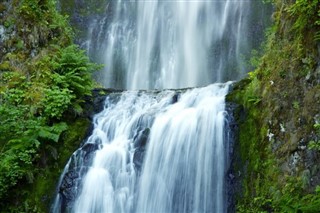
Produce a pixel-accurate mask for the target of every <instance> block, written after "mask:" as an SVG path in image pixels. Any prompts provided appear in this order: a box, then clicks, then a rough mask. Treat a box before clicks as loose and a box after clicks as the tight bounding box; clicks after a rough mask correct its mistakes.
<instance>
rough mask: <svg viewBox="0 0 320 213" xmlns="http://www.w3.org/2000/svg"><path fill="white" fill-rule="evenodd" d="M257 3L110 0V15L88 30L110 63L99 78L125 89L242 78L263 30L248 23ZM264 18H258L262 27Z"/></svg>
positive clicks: (92, 44) (94, 50)
mask: <svg viewBox="0 0 320 213" xmlns="http://www.w3.org/2000/svg"><path fill="white" fill-rule="evenodd" d="M256 4H257V3H256V1H250V0H129V1H110V3H109V4H108V5H107V7H106V11H107V14H108V15H105V16H102V17H100V18H96V19H95V20H94V21H92V23H91V25H90V27H89V30H88V34H89V36H88V41H87V44H88V45H87V48H88V52H89V54H90V55H95V57H96V58H98V59H97V60H98V61H100V62H101V63H104V64H106V67H105V70H104V71H102V72H101V73H98V75H100V76H99V77H97V79H98V80H99V81H100V82H101V83H102V84H103V85H104V86H106V87H112V88H121V89H123V88H126V89H153V88H157V89H163V88H186V87H195V86H205V85H208V84H211V83H213V82H226V81H228V80H237V79H239V78H241V77H243V76H244V75H245V73H246V65H245V61H244V58H245V56H248V54H249V53H250V51H251V46H252V45H253V44H252V43H253V41H254V40H255V36H256V35H257V34H258V35H260V34H261V32H258V30H257V29H255V28H254V27H249V26H248V25H249V24H251V22H252V19H254V18H259V17H252V15H251V14H252V12H250V11H251V10H255V9H256V8H255V7H257V6H256ZM260 4H261V2H260ZM259 22H260V21H259V20H254V25H256V28H257V27H258V26H259V25H260V23H259ZM251 25H252V24H251ZM253 31H254V32H253ZM260 31H261V30H260Z"/></svg>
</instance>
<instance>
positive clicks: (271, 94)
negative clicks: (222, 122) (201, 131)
mask: <svg viewBox="0 0 320 213" xmlns="http://www.w3.org/2000/svg"><path fill="white" fill-rule="evenodd" d="M273 3H274V5H275V12H274V15H273V18H274V24H273V26H272V27H270V28H269V29H268V30H267V32H266V34H267V41H266V42H265V43H264V44H263V49H264V54H263V55H262V56H261V57H260V58H259V56H258V57H257V53H254V52H253V58H252V60H251V63H252V64H253V65H254V66H255V67H256V70H255V71H253V72H251V73H249V78H247V79H245V80H242V81H241V82H239V83H238V84H237V85H236V86H235V87H234V91H233V92H232V93H231V94H229V95H228V97H227V99H228V100H231V101H234V102H236V103H238V104H239V108H238V111H236V115H237V116H236V117H237V120H238V123H239V144H238V147H237V148H236V149H238V150H239V151H240V158H241V162H240V161H239V162H237V163H236V165H235V167H236V170H238V171H240V172H241V177H240V178H241V180H242V183H241V184H242V186H243V188H242V191H241V192H239V194H238V197H237V212H318V211H319V209H320V194H319V189H320V186H317V187H315V186H314V184H319V183H318V182H316V181H314V182H313V184H310V182H311V180H312V179H311V177H313V176H316V175H318V172H319V170H318V167H317V164H318V163H319V161H318V159H317V156H318V153H317V152H311V151H310V149H312V150H315V151H318V150H320V148H319V147H320V145H319V142H318V140H316V139H318V137H319V135H320V133H319V129H320V125H317V124H316V125H315V126H314V128H312V125H310V124H311V123H313V122H314V119H315V115H316V114H318V113H319V106H318V105H317V104H316V103H318V101H319V99H320V98H319V97H318V95H317V94H319V91H320V90H319V89H320V87H318V86H317V85H318V81H319V75H318V74H317V71H316V69H317V67H318V64H317V58H318V57H319V55H318V50H317V46H318V45H319V40H318V38H320V36H319V34H320V33H319V32H320V28H319V27H320V26H319V23H320V22H319V20H320V19H319V15H320V2H319V1H318V0H297V1H283V0H273ZM281 126H286V131H282V128H281ZM318 126H319V127H318ZM314 130H316V133H315V131H314ZM310 138H312V139H313V141H310V142H309V143H307V146H308V149H305V148H302V147H303V146H302V145H301V144H300V143H302V144H303V141H309V140H310ZM295 152H297V153H299V154H300V155H299V156H300V157H301V158H306V157H305V156H309V157H310V155H309V153H310V152H311V153H313V154H314V156H313V158H312V159H313V160H315V162H314V166H315V168H312V169H310V168H306V165H305V164H306V163H305V162H304V161H303V160H301V161H299V163H300V164H301V165H300V164H299V163H298V164H297V165H294V166H293V165H290V161H289V159H290V157H291V156H292V154H293V153H295ZM304 160H305V159H304ZM306 161H307V160H306ZM309 163H310V159H309V162H308V165H309ZM288 164H289V165H288ZM309 169H310V170H309ZM316 179H317V178H316Z"/></svg>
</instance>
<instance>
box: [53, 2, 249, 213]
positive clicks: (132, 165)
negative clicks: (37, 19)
mask: <svg viewBox="0 0 320 213" xmlns="http://www.w3.org/2000/svg"><path fill="white" fill-rule="evenodd" d="M251 5H252V1H250V0H188V1H187V0H172V1H169V0H163V1H160V0H147V1H142V0H137V1H135V0H132V1H120V0H119V1H110V2H109V4H108V7H107V8H106V11H107V14H108V15H107V16H105V17H102V18H100V19H96V20H95V21H94V22H93V23H92V24H91V27H90V28H89V32H90V33H89V35H90V36H89V39H88V46H87V47H88V52H89V55H91V56H92V55H96V57H97V58H98V59H99V60H100V61H101V62H103V63H104V64H105V65H106V68H105V70H104V71H103V72H102V73H101V76H99V77H98V80H99V81H100V82H101V83H102V84H103V85H104V86H106V87H114V88H121V89H154V88H159V89H163V88H165V89H167V88H182V87H195V86H206V85H208V84H211V83H213V82H224V81H227V80H235V79H239V78H240V77H242V76H243V75H244V74H245V71H244V70H245V66H244V64H243V60H242V56H243V54H247V52H248V51H250V45H249V41H248V39H249V36H248V24H249V23H248V19H249V16H250V10H251V9H252V8H251ZM227 92H228V83H227V84H213V85H210V86H207V87H204V88H198V89H190V90H188V91H187V92H181V94H179V95H178V96H179V98H177V94H176V92H174V91H162V92H142V91H140V92H138V91H128V92H124V93H123V94H122V95H121V98H120V100H114V98H112V97H113V96H112V95H111V96H109V97H108V98H107V100H106V106H105V108H104V110H103V111H102V112H101V113H99V114H97V115H96V116H95V118H94V130H93V133H92V135H91V136H90V137H89V139H88V140H87V142H86V145H90V146H88V147H89V148H90V147H96V148H97V150H96V151H92V153H91V154H92V155H93V156H91V155H90V156H91V157H88V156H87V155H88V152H87V151H85V150H86V149H87V148H84V147H85V146H84V147H82V148H80V149H79V150H78V151H77V152H75V154H74V155H73V157H72V158H71V160H70V161H69V163H68V165H67V166H66V169H65V171H64V173H63V175H62V178H61V181H60V184H59V193H58V195H57V199H56V201H55V204H54V207H53V212H65V211H67V212H76V213H78V212H103V213H104V212H113V213H118V212H119V213H120V212H130V213H131V212H137V213H144V212H145V213H151V212H159V213H169V212H179V213H180V212H219V213H220V212H226V211H227V202H226V199H227V198H226V193H225V190H226V186H225V185H226V184H225V174H226V170H227V166H228V165H227V160H228V159H227V156H226V153H227V152H228V142H229V141H228V140H225V138H226V132H225V124H226V122H227V121H226V112H225V101H224V98H225V95H226V94H227ZM176 99H178V101H177V102H176ZM173 102H174V103H173ZM149 132H150V134H149ZM141 138H144V139H141ZM146 138H147V139H146ZM146 140H147V141H146ZM141 141H142V142H141ZM144 143H146V144H147V145H146V147H145V146H144V145H143V144H144ZM92 145H94V146H92ZM96 148H95V149H96ZM91 160H92V162H91ZM68 187H69V188H70V187H71V189H72V190H68Z"/></svg>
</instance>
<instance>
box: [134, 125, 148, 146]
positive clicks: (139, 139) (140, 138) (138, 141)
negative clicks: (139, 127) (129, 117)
mask: <svg viewBox="0 0 320 213" xmlns="http://www.w3.org/2000/svg"><path fill="white" fill-rule="evenodd" d="M149 134H150V129H149V128H146V129H144V130H143V131H140V132H139V133H138V135H137V136H136V137H135V138H134V139H133V140H134V147H135V148H137V147H144V146H145V145H146V144H147V140H148V138H149Z"/></svg>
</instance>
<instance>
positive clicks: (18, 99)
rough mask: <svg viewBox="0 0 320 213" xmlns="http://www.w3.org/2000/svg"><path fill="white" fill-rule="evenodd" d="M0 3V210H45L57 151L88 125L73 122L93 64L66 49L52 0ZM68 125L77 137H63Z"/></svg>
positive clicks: (59, 158)
mask: <svg viewBox="0 0 320 213" xmlns="http://www.w3.org/2000/svg"><path fill="white" fill-rule="evenodd" d="M1 5H4V6H5V10H4V11H5V19H6V20H14V21H11V22H10V23H12V26H10V27H12V29H13V30H15V32H16V33H15V34H14V36H10V37H7V38H6V40H5V41H4V43H3V44H4V47H5V48H4V50H6V52H3V53H4V55H3V57H1V58H0V62H1V64H0V79H1V80H0V103H1V104H0V120H1V125H0V132H1V134H0V209H1V210H0V212H46V211H48V209H47V208H48V206H46V205H47V204H48V202H50V200H51V197H50V196H52V194H51V193H53V191H54V185H55V181H56V180H57V179H58V175H59V172H60V169H61V166H63V165H64V164H65V161H66V160H67V159H66V157H65V156H64V154H65V155H67V156H70V154H71V152H72V151H73V149H74V148H75V147H73V146H72V147H69V146H70V145H68V144H65V143H74V142H75V141H76V142H78V143H79V142H81V141H79V140H81V137H84V133H85V128H86V127H87V125H88V122H86V121H81V122H80V121H79V122H78V120H79V119H78V120H75V119H76V118H77V115H79V114H81V112H82V107H83V103H84V101H83V99H84V97H85V96H87V95H90V92H91V89H92V85H93V80H92V78H91V74H92V72H93V71H95V70H97V69H99V67H100V66H97V65H95V64H92V63H90V61H89V59H88V57H87V56H86V55H85V53H84V51H82V50H80V48H79V47H78V46H76V45H74V44H72V42H71V38H72V30H71V28H70V26H69V25H68V22H67V20H66V17H64V16H62V15H60V14H59V13H58V12H57V10H56V5H55V1H53V0H45V1H42V0H41V1H40V0H23V1H16V0H12V1H10V2H7V3H6V4H1ZM16 41H18V42H17V43H16V44H17V45H16V47H14V48H12V46H11V44H13V43H15V42H16ZM1 51H3V50H1ZM74 122H75V123H77V125H76V127H74V126H75V125H74ZM78 124H79V125H80V126H79V125H78ZM74 128H76V129H77V132H78V131H80V130H81V131H82V132H78V135H79V137H80V138H78V137H74V136H73V137H72V139H69V138H70V137H68V135H70V134H71V133H72V132H74ZM72 134H73V133H72ZM62 145H66V146H67V148H66V150H64V151H63V152H62V151H61V149H64V148H63V146H62ZM58 150H59V152H58ZM65 152H66V153H65ZM58 165H59V166H60V167H59V166H58ZM48 168H50V170H52V171H48ZM51 178H54V179H51ZM16 194H19V196H18V197H17V196H15V195H16ZM44 203H45V204H44Z"/></svg>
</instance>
